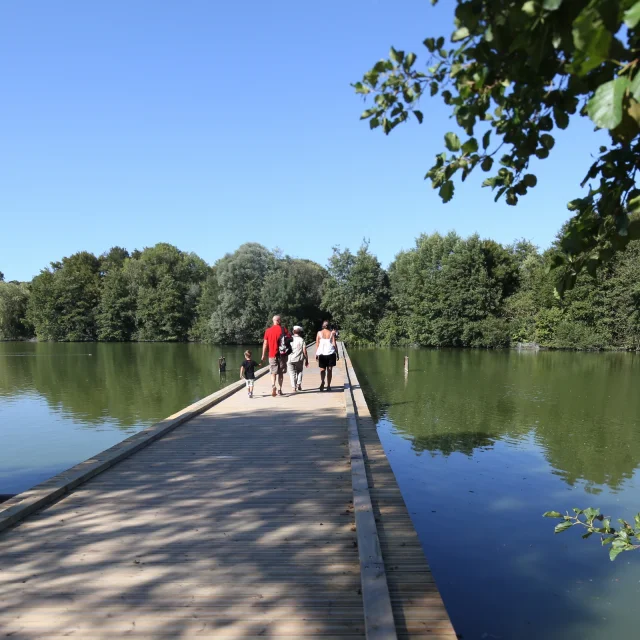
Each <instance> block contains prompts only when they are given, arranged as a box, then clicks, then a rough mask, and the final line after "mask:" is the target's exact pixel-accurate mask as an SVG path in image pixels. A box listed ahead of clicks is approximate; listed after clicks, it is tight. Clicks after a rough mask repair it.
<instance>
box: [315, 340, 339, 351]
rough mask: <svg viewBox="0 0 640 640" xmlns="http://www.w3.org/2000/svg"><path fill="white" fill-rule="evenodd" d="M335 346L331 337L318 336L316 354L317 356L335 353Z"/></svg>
mask: <svg viewBox="0 0 640 640" xmlns="http://www.w3.org/2000/svg"><path fill="white" fill-rule="evenodd" d="M335 351H336V350H335V347H334V346H333V343H332V342H331V338H322V337H321V338H320V344H318V351H317V352H316V355H318V356H330V355H331V354H333V353H335Z"/></svg>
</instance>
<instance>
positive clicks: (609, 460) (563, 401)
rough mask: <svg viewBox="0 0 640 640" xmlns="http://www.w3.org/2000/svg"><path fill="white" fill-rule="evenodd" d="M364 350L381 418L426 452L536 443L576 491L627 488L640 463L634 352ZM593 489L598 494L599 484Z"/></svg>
mask: <svg viewBox="0 0 640 640" xmlns="http://www.w3.org/2000/svg"><path fill="white" fill-rule="evenodd" d="M403 355H404V352H403V351H401V350H397V349H378V350H358V351H355V352H354V354H353V356H354V361H355V363H356V367H357V369H358V376H359V379H360V381H361V383H362V386H363V389H364V390H365V392H366V395H367V399H368V400H370V405H371V409H372V413H373V414H374V417H375V418H376V419H381V418H384V417H386V418H388V419H389V420H390V421H391V422H392V423H393V424H394V425H395V426H396V428H397V429H398V430H399V431H400V432H402V433H404V434H405V435H406V436H408V437H410V438H411V440H412V446H413V447H414V448H415V449H416V450H418V451H422V450H426V451H431V452H440V453H442V454H444V455H449V454H451V453H453V452H460V453H463V454H465V455H472V454H473V452H474V451H475V450H477V449H479V448H486V447H490V446H493V445H494V443H495V442H496V441H501V440H510V439H512V440H516V439H517V440H523V439H524V438H527V437H529V436H532V437H533V438H534V439H535V442H536V443H537V444H538V445H539V446H540V447H541V448H542V449H543V451H544V454H545V456H546V458H547V460H548V461H549V463H550V464H551V465H552V467H553V468H554V469H555V470H556V471H557V473H558V475H560V476H561V477H562V478H563V479H564V480H565V481H566V482H567V483H568V484H571V485H573V484H574V483H575V482H577V481H585V482H586V483H587V484H588V485H589V486H591V487H592V490H594V491H597V485H608V486H610V487H611V488H614V489H615V488H616V487H619V486H620V484H621V483H622V482H623V481H624V479H626V478H629V477H630V476H631V475H632V473H633V471H634V470H635V469H636V467H637V466H638V464H639V463H640V439H638V438H637V434H636V424H637V416H638V415H639V412H640V394H637V392H636V388H637V385H638V380H639V377H640V358H638V357H637V356H635V355H633V354H627V353H604V354H603V353H598V354H595V353H594V354H591V353H564V352H541V353H537V354H530V353H517V352H514V351H502V352H487V351H462V350H458V351H454V350H410V352H409V355H410V364H411V367H410V373H409V375H408V377H407V379H405V378H404V377H403V372H402V358H403ZM594 485H595V486H594Z"/></svg>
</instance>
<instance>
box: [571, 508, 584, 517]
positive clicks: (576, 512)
mask: <svg viewBox="0 0 640 640" xmlns="http://www.w3.org/2000/svg"><path fill="white" fill-rule="evenodd" d="M573 512H574V513H575V514H576V515H578V516H579V515H580V514H581V513H584V511H583V510H582V509H578V507H573Z"/></svg>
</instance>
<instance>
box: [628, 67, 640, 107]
mask: <svg viewBox="0 0 640 640" xmlns="http://www.w3.org/2000/svg"><path fill="white" fill-rule="evenodd" d="M629 91H630V92H631V95H632V96H633V97H634V98H635V99H636V100H637V101H638V102H640V71H638V72H637V73H636V77H635V78H634V79H633V80H632V81H631V82H630V83H629Z"/></svg>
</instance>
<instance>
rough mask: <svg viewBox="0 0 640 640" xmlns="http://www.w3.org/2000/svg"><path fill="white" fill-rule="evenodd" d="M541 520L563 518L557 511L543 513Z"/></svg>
mask: <svg viewBox="0 0 640 640" xmlns="http://www.w3.org/2000/svg"><path fill="white" fill-rule="evenodd" d="M542 517H543V518H564V516H563V515H562V514H561V513H560V512H559V511H545V512H544V513H543V514H542Z"/></svg>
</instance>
